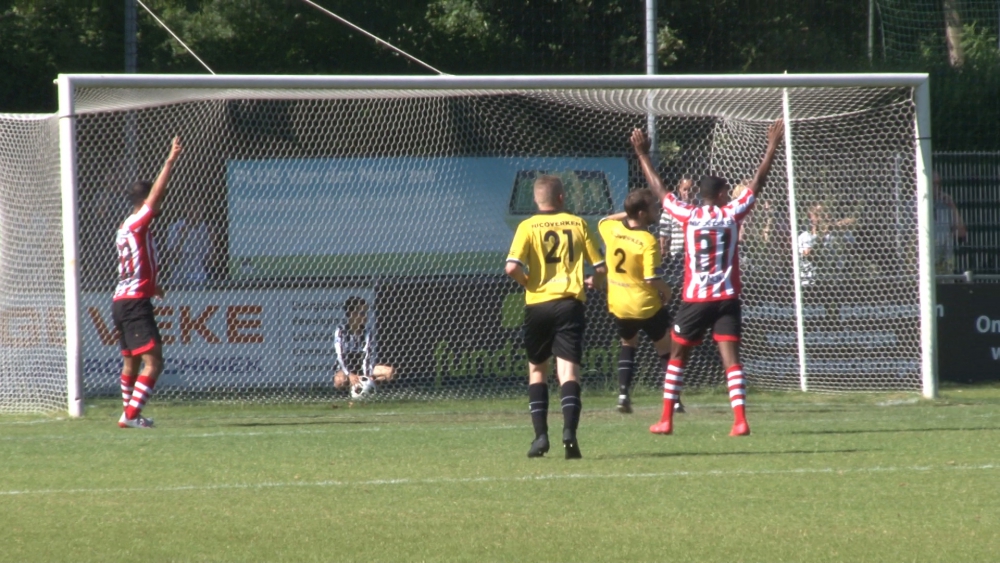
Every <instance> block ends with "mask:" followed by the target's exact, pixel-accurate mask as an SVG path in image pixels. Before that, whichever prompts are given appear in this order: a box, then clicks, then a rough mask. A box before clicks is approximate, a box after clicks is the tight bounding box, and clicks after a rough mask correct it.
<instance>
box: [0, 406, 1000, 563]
mask: <svg viewBox="0 0 1000 563" xmlns="http://www.w3.org/2000/svg"><path fill="white" fill-rule="evenodd" d="M944 397H945V398H944V399H942V400H939V401H933V402H931V401H923V400H919V399H917V398H915V397H913V396H912V395H896V396H891V395H862V394H856V395H851V396H821V395H803V394H799V393H789V394H782V393H754V392H753V391H752V390H751V393H750V401H751V402H750V405H749V416H750V423H751V424H752V425H753V430H754V434H753V435H752V436H750V437H747V438H738V439H737V438H730V437H728V436H727V435H726V434H727V432H728V430H729V425H730V424H731V418H732V415H731V414H730V411H729V407H728V404H727V399H728V397H727V395H726V392H725V389H722V388H720V389H718V390H706V391H703V392H695V393H689V394H687V395H686V400H685V403H686V404H687V407H688V412H687V413H686V414H683V415H677V416H676V417H675V422H676V425H675V434H674V435H673V436H669V437H664V436H652V435H650V434H649V432H648V430H647V427H648V425H649V424H650V422H651V421H653V420H655V418H656V417H657V416H658V414H659V403H660V401H659V398H658V391H656V390H653V389H650V390H647V391H646V392H645V394H640V395H638V396H637V397H636V401H635V404H636V408H637V412H636V413H635V414H633V415H630V416H622V415H619V414H618V413H617V412H615V410H614V407H613V405H614V397H613V396H611V395H610V394H604V395H595V394H594V393H585V395H584V409H585V410H584V412H583V418H582V420H581V426H580V434H579V435H580V444H581V448H582V451H583V455H584V458H583V459H582V460H579V461H566V460H564V459H562V455H561V454H562V452H561V451H559V450H560V449H561V448H559V445H558V442H557V443H556V444H554V446H555V447H554V448H553V451H552V452H551V453H550V454H549V457H546V458H542V459H532V460H529V459H527V458H526V457H525V452H526V451H527V448H528V444H529V442H530V440H531V438H532V432H531V424H530V422H529V419H528V413H527V412H526V409H525V405H524V402H523V399H522V400H517V401H471V402H470V401H449V402H439V403H431V404H424V403H419V404H418V403H391V404H379V403H369V404H357V403H356V404H354V405H353V406H352V407H350V408H349V407H348V405H347V403H346V402H344V401H341V402H338V403H337V405H338V406H339V407H340V408H335V409H331V408H330V405H329V404H314V405H270V406H247V405H230V406H220V405H211V404H203V405H185V406H181V405H171V404H166V403H162V402H157V400H156V399H155V397H154V399H153V402H152V403H151V405H150V406H149V407H148V409H147V410H148V412H149V414H150V415H151V416H155V417H156V422H157V425H158V426H159V428H156V429H153V430H149V431H142V430H120V429H118V428H117V425H116V424H115V421H116V420H117V418H118V415H119V413H120V409H121V403H120V402H119V401H113V400H105V401H99V402H97V403H96V405H95V404H92V403H93V401H88V408H87V415H86V417H85V418H83V419H81V420H56V419H54V418H43V417H9V416H8V417H0V429H2V430H0V434H2V436H0V459H3V464H4V465H3V466H4V473H3V480H2V484H0V545H3V550H2V551H0V560H2V561H18V562H31V561H62V560H66V559H68V558H71V559H72V560H74V561H112V560H136V559H141V560H143V561H154V562H155V561H628V562H636V561H665V560H683V561H720V562H721V561H726V562H729V561H816V562H826V561H830V562H833V561H924V560H935V561H936V560H946V561H991V560H995V559H996V546H997V545H1000V532H998V530H1000V515H998V512H997V510H996V507H997V505H998V504H1000V490H998V488H997V487H996V482H997V472H998V471H1000V469H998V468H997V465H996V453H995V448H992V447H989V446H988V445H989V444H991V443H995V437H996V433H997V431H998V430H1000V426H998V421H997V417H996V411H997V407H998V406H1000V389H997V388H996V387H992V388H980V389H976V388H949V389H946V390H945V391H944ZM553 400H554V403H553V404H554V405H558V399H557V398H556V397H555V396H554V397H553ZM559 418H560V417H559V412H558V408H555V409H553V410H552V411H550V425H551V427H552V428H553V432H554V433H555V434H556V435H558V430H559V428H560V426H561V423H560V420H559ZM664 534H668V535H669V536H670V537H669V541H668V542H667V541H665V539H664V538H665V536H664ZM67 554H72V555H71V556H69V555H67Z"/></svg>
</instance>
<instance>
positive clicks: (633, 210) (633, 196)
mask: <svg viewBox="0 0 1000 563" xmlns="http://www.w3.org/2000/svg"><path fill="white" fill-rule="evenodd" d="M653 199H654V198H653V192H651V191H649V188H642V189H638V190H633V191H631V192H629V194H628V196H626V197H625V214H626V215H628V216H629V218H630V219H638V218H639V212H640V211H649V206H650V204H652V203H653Z"/></svg>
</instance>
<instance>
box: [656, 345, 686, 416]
mask: <svg viewBox="0 0 1000 563" xmlns="http://www.w3.org/2000/svg"><path fill="white" fill-rule="evenodd" d="M683 387H684V364H683V363H682V362H681V361H680V360H670V361H669V362H667V373H666V375H665V376H664V378H663V414H662V415H661V416H660V422H667V421H672V420H673V419H674V403H676V402H677V401H679V400H681V388H683Z"/></svg>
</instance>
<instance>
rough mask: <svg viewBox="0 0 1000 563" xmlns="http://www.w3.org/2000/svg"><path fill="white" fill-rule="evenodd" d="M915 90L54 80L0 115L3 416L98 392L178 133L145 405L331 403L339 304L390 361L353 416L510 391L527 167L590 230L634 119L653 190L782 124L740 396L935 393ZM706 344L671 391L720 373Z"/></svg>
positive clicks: (627, 179)
mask: <svg viewBox="0 0 1000 563" xmlns="http://www.w3.org/2000/svg"><path fill="white" fill-rule="evenodd" d="M927 80H928V77H927V75H925V74H850V75H847V74H840V75H837V74H833V75H735V76H715V75H704V76H699V75H690V76H662V75H646V76H473V77H456V76H433V77H417V76H380V77H347V76H341V77H322V76H188V75H169V76H166V75H164V76H159V75H61V76H60V77H59V80H58V84H59V91H60V95H59V102H60V107H59V112H58V114H57V115H54V116H41V117H34V118H31V119H28V118H26V117H25V116H11V115H0V132H3V138H2V139H0V219H2V223H0V272H11V273H12V274H11V275H8V274H2V275H0V290H2V292H0V315H2V317H0V318H2V322H0V331H2V332H0V367H2V371H0V412H36V411H47V410H53V409H58V408H62V406H65V405H67V404H68V410H69V414H70V415H71V416H80V415H82V413H83V398H84V397H85V396H104V395H107V396H115V395H117V393H118V389H117V386H118V370H119V368H120V365H119V364H120V361H121V360H120V355H119V353H118V351H117V340H116V336H115V334H114V331H113V324H112V322H111V315H110V295H111V292H112V290H113V287H114V284H115V279H116V273H115V260H116V259H115V253H114V244H113V242H112V241H113V236H114V231H115V229H116V228H117V226H118V224H119V223H120V222H121V221H122V220H123V219H124V217H125V215H127V205H126V204H125V201H124V195H123V192H124V189H125V187H126V186H127V185H128V183H130V182H132V181H135V180H137V179H152V177H153V176H155V174H156V172H157V171H158V168H159V165H160V164H161V163H162V160H163V158H164V157H165V155H166V152H167V149H168V147H169V142H170V139H171V138H172V136H173V135H181V137H182V138H183V139H184V145H185V152H184V154H183V155H182V157H181V160H180V161H179V162H178V164H177V166H176V167H175V171H174V175H173V178H172V181H171V184H170V187H169V189H168V193H167V196H166V199H165V204H164V208H163V213H162V215H161V216H160V217H159V218H158V219H157V221H156V223H155V227H154V238H155V242H156V245H157V247H158V254H159V256H160V262H161V265H162V277H161V281H162V283H163V285H164V286H165V288H166V290H167V295H166V298H165V299H164V300H163V301H162V302H158V303H157V304H156V305H157V314H158V320H159V323H160V328H161V333H162V335H163V339H164V345H165V358H166V361H165V367H164V373H163V375H162V376H161V380H160V382H159V384H158V385H157V390H156V393H157V395H159V396H160V397H167V398H173V399H177V400H226V401H271V402H280V401H316V400H324V401H328V400H341V399H343V400H347V399H348V397H349V396H348V395H347V393H346V391H339V390H335V389H334V388H333V386H332V381H331V380H332V375H333V373H334V371H335V369H336V366H337V365H338V360H337V358H336V357H335V351H334V340H333V334H334V331H335V329H336V327H338V326H341V325H343V324H344V323H345V320H346V317H345V315H346V313H345V308H346V305H347V303H348V301H349V300H350V301H351V302H352V303H357V302H363V303H364V304H365V307H366V309H365V311H366V312H367V324H366V326H367V328H368V330H369V333H370V349H368V353H370V354H371V356H372V357H373V358H375V359H377V361H378V363H383V364H387V365H391V366H393V367H395V369H396V379H395V380H393V381H391V382H389V383H386V384H383V385H381V386H380V388H379V391H378V393H376V395H375V398H381V399H394V398H401V399H409V398H445V397H464V398H474V397H488V396H497V395H504V394H515V393H519V392H520V391H521V388H522V387H523V385H524V381H525V378H524V375H525V372H526V364H525V362H526V359H525V357H524V353H523V350H522V347H523V344H522V342H521V340H520V338H521V335H520V323H521V318H522V317H521V315H522V313H523V304H524V302H523V295H522V294H521V293H520V290H519V289H518V288H517V286H516V284H514V283H513V282H511V281H510V280H508V279H506V277H505V276H504V275H503V267H502V266H503V258H504V256H505V255H506V250H507V247H508V246H509V244H510V239H511V237H512V236H513V226H516V224H517V222H518V221H520V220H522V219H523V218H525V217H527V216H528V215H529V214H530V213H532V212H533V208H532V203H531V197H530V189H528V188H529V187H530V185H531V182H532V180H533V178H534V177H536V176H537V175H538V174H542V173H554V174H558V175H560V176H561V177H562V178H563V180H564V183H565V184H566V185H567V189H568V196H567V200H568V207H569V209H570V211H573V212H576V213H578V214H580V215H582V216H584V217H585V218H587V219H588V221H590V222H592V223H595V222H596V220H597V219H599V218H600V217H601V216H603V215H606V214H610V213H612V212H614V211H618V210H620V209H621V206H622V203H623V200H624V197H625V195H626V194H627V193H628V191H629V190H630V189H633V188H635V187H640V186H642V185H643V184H644V180H643V177H642V173H641V171H640V170H639V168H638V166H637V164H636V160H635V158H634V154H632V152H631V147H630V145H629V143H628V135H629V133H630V131H631V129H632V128H636V127H639V128H646V127H648V126H655V129H656V139H657V140H656V145H655V146H654V148H653V153H654V160H656V161H657V162H658V166H659V169H660V172H661V175H662V176H663V177H664V179H665V181H667V182H668V183H670V184H675V183H676V182H677V181H679V180H680V179H681V178H684V177H691V178H697V177H699V176H701V175H704V174H709V173H713V174H718V175H722V176H723V177H725V178H727V179H728V180H729V182H730V183H731V185H733V186H738V185H739V184H740V183H741V182H743V181H744V180H745V179H746V178H749V177H750V176H752V174H753V172H754V171H755V169H756V166H757V163H758V162H759V160H760V157H761V155H762V153H763V149H764V146H765V132H766V129H767V127H768V125H769V124H770V123H771V122H772V121H773V120H775V119H777V118H779V117H784V118H785V124H786V125H785V126H786V139H787V144H786V150H785V151H784V154H779V156H778V158H777V160H776V163H775V166H774V168H773V169H772V172H771V175H770V178H769V181H768V185H767V188H766V191H765V193H764V196H763V197H762V198H761V201H760V202H759V203H758V205H757V207H756V209H755V210H754V211H753V212H752V214H751V219H750V220H749V221H748V222H747V224H746V225H745V228H744V231H743V234H742V236H741V242H740V252H741V254H742V267H743V273H742V275H743V279H744V283H745V289H744V293H743V316H744V336H743V355H744V358H743V359H744V365H745V367H746V370H747V378H748V380H749V382H750V384H751V386H755V387H758V388H766V389H789V390H804V391H810V392H847V391H892V390H896V391H912V392H920V393H921V394H922V395H924V396H926V397H933V396H935V395H936V389H937V378H936V369H937V368H936V359H935V315H934V305H935V302H934V282H933V272H932V265H933V245H932V241H933V232H932V229H933V224H932V204H933V201H932V195H931V192H930V182H929V175H930V170H931V162H930V158H931V153H930V148H931V147H930V118H929V115H930V114H929V103H930V101H929V99H928V88H927ZM59 194H61V196H60V195H59ZM36 201H37V205H36V204H35V202H36ZM29 204H30V205H29ZM26 206H27V207H26ZM40 224H42V225H47V228H48V229H51V230H52V232H51V233H49V232H46V234H45V237H47V238H45V240H46V241H47V242H46V244H43V245H38V243H36V242H31V241H30V240H27V239H30V236H29V233H34V232H36V231H37V230H38V229H39V227H38V225H40ZM55 225H58V227H55ZM55 232H58V233H59V236H61V244H58V243H56V242H55V239H52V236H50V235H52V234H53V233H55ZM39 236H41V235H39ZM44 272H47V273H48V274H47V277H45V279H44V281H45V283H48V284H49V285H48V286H46V285H44V284H43V283H41V282H39V281H37V280H38V279H39V276H41V275H43V273H44ZM53 280H55V282H58V285H56V284H53V283H50V282H53ZM50 286H51V287H50ZM674 307H676V304H674ZM587 315H588V327H587V335H586V342H585V358H584V366H583V370H584V377H583V379H584V385H585V386H595V387H604V386H607V385H609V384H608V381H613V380H614V375H615V369H616V364H617V353H618V352H617V346H618V345H617V336H616V332H615V329H614V325H613V324H612V322H611V319H610V317H609V316H608V314H607V312H606V302H605V301H604V298H603V295H602V294H601V292H599V291H592V292H590V293H589V294H588V304H587ZM53 317H58V318H59V319H60V321H62V322H56V321H53ZM60 325H62V326H60ZM53 326H57V327H58V330H54V329H53V328H52V327H53ZM706 342H707V344H705V345H703V346H701V347H699V349H696V350H695V352H694V354H693V356H692V359H691V364H690V366H689V368H688V370H687V373H686V376H687V379H688V381H689V382H690V383H691V384H693V385H711V384H716V383H719V382H721V381H722V372H721V369H720V368H719V365H718V360H717V356H716V354H715V351H714V348H713V345H712V342H711V339H706ZM644 346H645V345H644ZM657 362H658V359H657V358H656V356H655V354H654V353H653V351H652V349H651V348H650V347H648V346H646V347H644V348H642V349H640V355H639V358H637V364H638V366H639V370H638V371H637V376H638V383H637V384H638V385H642V386H646V387H648V388H649V389H655V388H658V387H659V386H660V384H661V380H662V373H660V370H659V368H658V366H657ZM60 405H62V406H60Z"/></svg>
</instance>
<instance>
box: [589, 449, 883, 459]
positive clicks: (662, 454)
mask: <svg viewBox="0 0 1000 563" xmlns="http://www.w3.org/2000/svg"><path fill="white" fill-rule="evenodd" d="M873 451H880V449H857V448H855V449H847V450H845V449H839V450H781V451H777V452H767V451H745V452H634V453H627V454H617V455H606V454H602V455H596V456H592V457H593V459H641V458H665V457H717V456H731V455H803V454H809V455H812V454H856V453H861V452H873Z"/></svg>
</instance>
